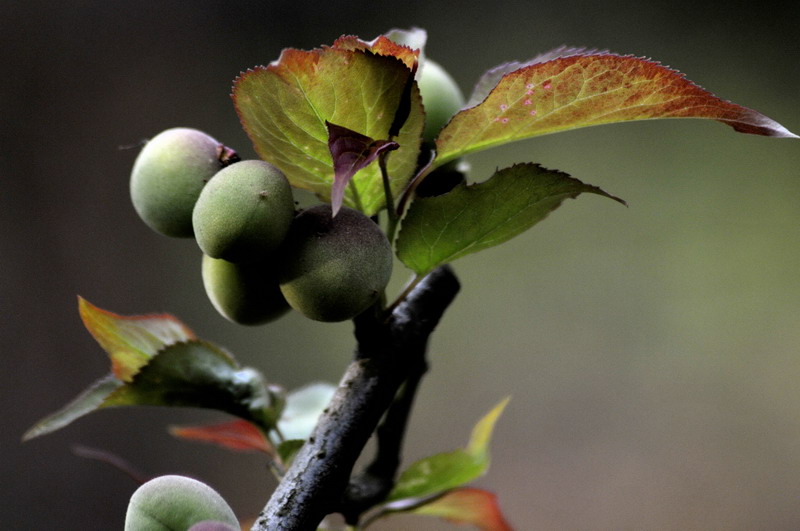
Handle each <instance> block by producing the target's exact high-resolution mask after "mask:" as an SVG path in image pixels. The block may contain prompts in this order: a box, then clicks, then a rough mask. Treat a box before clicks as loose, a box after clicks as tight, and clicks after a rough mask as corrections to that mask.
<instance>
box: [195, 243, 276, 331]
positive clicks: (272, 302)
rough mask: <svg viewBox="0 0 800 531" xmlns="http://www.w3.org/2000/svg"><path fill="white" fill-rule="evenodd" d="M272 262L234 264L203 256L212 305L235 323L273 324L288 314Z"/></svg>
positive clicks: (204, 274) (203, 268) (206, 283)
mask: <svg viewBox="0 0 800 531" xmlns="http://www.w3.org/2000/svg"><path fill="white" fill-rule="evenodd" d="M276 269H277V268H276V267H275V266H274V263H273V262H269V261H268V262H246V263H238V264H236V263H233V262H228V261H227V260H222V259H219V258H211V257H210V256H207V255H203V267H202V270H203V286H205V288H206V295H208V298H209V300H210V301H211V304H212V305H213V306H214V308H216V310H217V311H218V312H219V313H220V315H222V316H223V317H224V318H226V319H228V320H229V321H232V322H234V323H237V324H242V325H258V324H264V323H268V322H270V321H274V320H275V319H277V318H278V317H280V316H282V315H283V314H285V313H286V312H287V311H289V305H288V304H287V303H286V299H284V298H283V294H282V293H281V290H280V288H279V287H278V272H277V270H276Z"/></svg>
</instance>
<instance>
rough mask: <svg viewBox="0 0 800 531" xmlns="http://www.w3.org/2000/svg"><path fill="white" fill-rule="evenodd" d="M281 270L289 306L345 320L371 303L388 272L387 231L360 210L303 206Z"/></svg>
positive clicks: (321, 317) (315, 316)
mask: <svg viewBox="0 0 800 531" xmlns="http://www.w3.org/2000/svg"><path fill="white" fill-rule="evenodd" d="M281 251H282V252H283V253H284V256H283V268H282V270H281V274H280V284H281V291H282V292H283V295H284V297H286V300H287V301H288V302H289V305H290V306H291V307H292V308H294V309H295V310H297V311H299V312H300V313H302V314H303V315H305V316H306V317H308V318H310V319H314V320H316V321H329V322H333V321H344V320H347V319H351V318H352V317H355V316H356V315H358V314H359V313H361V312H363V311H364V310H366V309H367V308H368V307H369V306H370V305H372V304H373V303H374V302H375V301H376V300H377V299H378V297H379V296H380V294H381V293H382V292H383V290H384V288H385V287H386V284H387V283H388V282H389V277H390V276H391V273H392V248H391V246H390V245H389V241H388V240H387V239H386V235H385V234H384V233H383V231H381V229H380V227H378V226H377V225H376V224H375V223H374V222H373V221H372V220H371V219H369V218H368V217H367V216H365V215H364V214H362V213H360V212H358V211H356V210H353V209H350V208H346V207H343V208H342V209H341V210H340V211H339V213H338V214H337V215H336V217H335V218H331V207H330V205H319V206H316V207H313V208H310V209H308V210H305V211H304V212H302V213H301V214H300V215H298V216H297V217H296V218H295V219H294V222H293V223H292V227H291V229H289V234H288V236H287V237H286V244H285V246H284V247H283V248H282V249H281Z"/></svg>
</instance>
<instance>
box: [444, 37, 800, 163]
mask: <svg viewBox="0 0 800 531" xmlns="http://www.w3.org/2000/svg"><path fill="white" fill-rule="evenodd" d="M556 55H557V54H556ZM654 118H707V119H712V120H717V121H720V122H722V123H725V124H727V125H729V126H731V127H733V128H734V129H735V130H736V131H739V132H742V133H750V134H757V135H765V136H775V137H792V138H796V135H794V134H793V133H791V132H789V131H788V130H787V129H786V128H784V127H783V126H782V125H780V124H779V123H777V122H775V121H774V120H772V119H770V118H768V117H766V116H764V115H763V114H761V113H758V112H756V111H754V110H752V109H748V108H746V107H742V106H740V105H736V104H734V103H730V102H727V101H724V100H722V99H720V98H717V97H716V96H714V95H713V94H711V93H710V92H708V91H706V90H704V89H702V88H700V87H699V86H697V85H695V84H694V83H692V82H691V81H689V80H687V79H686V78H685V77H684V76H683V75H682V74H680V73H678V72H676V71H674V70H672V69H670V68H667V67H665V66H662V65H660V64H658V63H656V62H653V61H649V60H646V59H640V58H636V57H630V56H619V55H614V54H607V53H596V54H578V55H572V56H568V57H557V58H555V59H552V60H545V61H544V62H535V63H533V64H527V65H526V66H523V67H521V68H518V69H516V70H514V71H512V72H509V73H505V75H503V76H502V78H501V79H500V81H499V83H498V84H497V86H495V87H494V89H493V90H492V91H491V92H490V93H489V94H488V96H487V97H486V98H485V99H484V100H483V101H482V102H481V103H479V104H477V105H475V106H474V107H471V108H467V109H465V110H463V111H461V112H459V113H458V114H456V115H455V116H454V117H453V119H452V120H451V121H450V122H449V123H448V124H447V125H446V126H445V127H444V128H443V129H442V131H441V133H440V134H439V137H438V138H437V140H436V149H437V153H438V157H437V160H436V161H435V162H434V166H440V165H442V164H444V163H446V162H447V161H449V160H453V159H455V158H458V157H460V156H462V155H464V154H466V153H470V152H474V151H478V150H482V149H486V148H489V147H492V146H496V145H500V144H504V143H507V142H512V141H516V140H521V139H524V138H530V137H534V136H538V135H544V134H549V133H555V132H559V131H566V130H569V129H575V128H579V127H588V126H593V125H600V124H608V123H614V122H622V121H629V120H646V119H654Z"/></svg>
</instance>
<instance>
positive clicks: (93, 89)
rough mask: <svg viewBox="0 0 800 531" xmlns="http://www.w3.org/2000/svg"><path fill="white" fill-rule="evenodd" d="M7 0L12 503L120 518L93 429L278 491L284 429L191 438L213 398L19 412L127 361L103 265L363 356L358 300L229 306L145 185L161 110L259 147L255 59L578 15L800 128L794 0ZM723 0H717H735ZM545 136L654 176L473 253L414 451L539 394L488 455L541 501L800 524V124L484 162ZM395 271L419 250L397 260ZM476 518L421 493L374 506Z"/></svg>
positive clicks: (529, 502)
mask: <svg viewBox="0 0 800 531" xmlns="http://www.w3.org/2000/svg"><path fill="white" fill-rule="evenodd" d="M703 5H704V4H702V3H698V2H675V1H671V2H661V1H655V2H647V3H642V2H624V1H615V2H613V1H612V2H602V3H600V2H580V1H563V0H562V1H558V2H554V1H546V2H536V3H533V2H532V3H523V2H512V1H506V0H495V1H492V2H485V3H462V2H430V1H407V2H403V3H400V2H393V3H388V2H369V3H358V4H355V3H338V2H337V3H334V2H331V3H324V2H308V3H302V2H297V1H292V2H283V1H281V2H261V3H258V2H252V3H242V2H210V1H203V2H177V1H163V0H162V1H159V2H151V1H137V2H121V1H73V2H60V3H54V2H42V1H27V2H13V1H12V2H5V3H4V4H3V15H2V17H0V72H1V73H2V82H0V87H2V88H0V98H1V99H0V227H2V229H0V230H2V233H0V319H2V321H0V353H2V363H3V369H2V372H1V373H0V374H2V387H0V390H1V392H2V418H3V419H4V426H3V429H2V443H0V444H1V445H2V446H0V449H2V456H3V457H2V470H1V471H0V474H2V478H3V479H2V481H0V523H1V524H2V527H3V528H4V529H37V530H38V529H65V530H67V529H76V530H77V529H82V530H86V529H97V530H106V529H120V528H121V526H122V522H123V518H124V512H125V507H126V505H127V499H128V497H129V496H130V494H131V493H132V491H133V490H134V489H135V484H134V483H133V482H131V481H130V480H128V479H127V478H126V477H124V476H123V475H122V474H120V473H119V472H118V471H116V470H114V469H112V468H110V467H108V466H106V465H104V464H102V463H99V462H95V461H88V460H85V459H82V458H79V457H76V456H75V455H74V454H73V453H72V452H71V447H72V446H73V445H75V444H82V445H87V446H92V447H99V448H103V449H106V450H108V451H111V452H114V453H116V454H118V455H120V456H121V457H123V458H125V459H127V460H128V461H130V462H131V463H133V464H135V466H137V467H138V468H139V469H140V470H141V471H142V472H143V473H145V474H148V475H157V474H164V473H174V472H177V473H184V474H190V475H194V476H196V477H199V478H201V479H203V480H205V481H207V482H209V483H210V484H212V485H213V486H214V487H215V488H217V489H218V490H219V491H220V492H221V493H222V494H223V495H224V496H225V497H226V498H228V499H229V500H230V502H231V504H232V506H233V507H234V509H235V511H236V512H237V514H238V515H239V516H240V517H242V518H245V517H249V516H254V515H256V514H257V513H258V511H259V510H260V508H261V507H262V506H263V504H264V502H265V500H266V498H267V497H268V495H269V492H270V490H271V489H272V487H273V483H272V480H271V479H270V478H269V476H268V474H267V473H266V469H265V465H264V463H263V461H262V459H261V458H260V457H258V456H253V455H248V454H233V453H227V452H224V451H222V450H219V449H216V448H213V447H208V446H204V445H198V444H191V443H186V442H182V441H177V440H174V439H172V438H171V437H170V436H169V435H167V434H166V431H165V426H167V425H169V424H181V423H183V424H186V423H199V422H205V421H210V420H219V419H222V418H224V417H223V416H222V415H219V414H216V413H213V412H205V411H186V410H157V409H137V410H128V411H125V410H108V411H103V412H99V413H95V414H93V415H90V416H89V417H86V418H83V419H81V420H79V421H77V422H76V423H75V424H73V425H71V426H69V427H68V428H66V429H64V430H62V431H60V432H56V433H54V434H52V435H49V436H46V437H43V438H40V439H36V440H33V441H31V442H28V443H25V444H22V443H20V441H19V439H20V436H21V434H22V433H23V432H24V431H25V430H26V429H27V428H28V427H29V426H30V425H31V424H33V423H34V422H35V421H36V420H38V419H39V418H41V417H42V416H44V415H46V414H48V413H50V412H52V411H53V410H55V409H57V408H59V407H61V406H62V405H63V404H64V403H65V402H66V401H68V400H70V399H71V398H73V397H74V396H75V395H76V394H77V393H78V392H79V391H80V390H81V389H83V388H84V387H85V386H87V385H88V384H89V383H90V382H92V381H94V380H95V379H96V378H98V377H100V376H101V375H103V374H105V373H106V372H107V371H108V362H107V359H106V358H105V355H104V353H103V352H102V351H101V350H100V348H99V347H98V346H97V345H96V344H95V343H94V341H93V340H92V338H91V337H90V336H89V334H88V333H87V332H86V331H85V330H84V329H83V327H82V325H81V322H80V319H79V317H78V313H77V304H76V295H77V294H80V295H82V296H84V297H86V298H87V299H88V300H89V301H91V302H93V303H95V304H97V305H99V306H101V307H103V308H108V309H111V310H114V311H116V312H119V313H123V314H135V313H147V312H153V311H168V312H171V313H174V314H175V315H177V316H179V317H180V318H181V319H183V320H184V321H185V322H186V323H188V324H189V325H190V326H191V327H193V328H194V329H195V331H196V332H198V334H199V335H200V336H201V337H205V338H208V339H210V340H212V341H215V342H218V343H220V344H222V345H224V346H226V347H228V348H229V349H230V350H232V351H233V352H234V353H236V355H237V356H238V357H239V358H240V360H241V361H242V362H243V363H245V364H249V365H254V366H257V367H259V368H261V369H262V370H263V371H264V372H265V374H266V375H267V377H268V378H270V379H271V380H273V381H276V382H280V383H282V384H284V385H286V386H287V387H290V388H292V387H297V386H299V385H302V384H303V383H306V382H309V381H316V380H326V381H334V382H335V381H337V380H338V378H339V375H340V374H341V372H342V370H343V368H344V367H345V365H346V363H347V361H348V359H349V356H350V353H351V351H352V344H353V340H352V336H351V326H350V324H349V323H340V324H319V323H312V322H310V321H307V320H305V319H303V318H301V317H300V316H298V315H294V314H293V315H290V316H288V317H286V318H284V319H282V320H280V321H278V322H276V323H274V324H270V325H267V326H265V327H261V328H256V329H245V328H242V327H237V326H234V325H232V324H230V323H228V322H226V321H224V320H223V319H222V318H220V317H218V316H217V315H216V314H215V312H214V310H213V309H212V307H211V305H210V304H209V303H208V302H207V301H206V299H205V295H204V293H203V291H202V285H201V282H200V274H199V265H200V261H199V259H200V254H199V251H198V249H197V248H196V245H195V244H194V243H193V242H191V241H177V240H170V239H168V238H164V237H161V236H159V235H156V234H155V233H153V232H151V231H150V230H149V229H148V228H147V227H146V226H145V225H144V224H143V223H141V222H140V221H139V220H138V219H137V217H136V215H135V213H134V211H133V208H132V207H131V206H130V199H129V197H128V183H127V181H128V175H129V172H130V167H131V165H132V162H133V159H134V158H135V156H136V153H137V148H136V147H134V148H133V149H120V146H136V145H137V144H138V143H139V142H140V141H141V140H142V139H145V138H147V137H149V136H153V135H155V134H156V133H158V132H159V131H161V130H163V129H166V128H169V127H173V126H190V127H196V128H199V129H203V130H205V131H207V132H209V133H210V134H212V135H213V136H215V137H216V138H218V139H220V140H221V141H223V142H225V143H226V144H228V145H231V146H233V147H235V148H237V149H238V150H239V151H240V153H242V154H243V155H244V156H246V157H253V156H254V154H253V151H252V148H251V146H250V144H249V141H248V139H247V138H246V136H245V135H244V133H243V132H242V131H241V129H240V128H239V125H238V122H237V118H236V115H235V113H234V110H233V106H232V104H231V101H230V99H229V90H230V86H231V81H232V79H233V78H234V77H235V76H236V75H237V74H238V73H239V72H240V71H242V70H244V69H246V68H248V67H250V66H254V65H257V64H263V63H267V62H269V61H271V60H273V59H275V58H277V56H278V54H279V53H280V50H281V49H282V48H283V47H297V48H311V47H314V46H316V45H319V44H322V43H330V42H332V41H333V40H334V39H335V38H336V37H338V36H339V35H341V34H343V33H352V34H357V35H360V36H362V37H364V38H368V39H370V38H373V37H375V36H376V35H378V34H380V33H382V32H384V31H385V30H388V29H390V28H392V27H410V26H414V25H416V26H421V27H424V28H426V29H427V30H428V32H429V40H428V48H427V52H428V54H429V56H430V57H432V58H434V59H436V60H437V61H438V62H440V63H442V64H444V65H445V66H446V67H447V68H448V69H450V70H451V71H452V73H453V74H454V76H455V78H456V79H457V81H458V82H459V84H460V85H461V86H462V88H463V89H464V90H465V92H469V90H470V89H471V86H472V83H473V82H474V80H475V79H477V77H478V76H479V75H480V74H481V73H482V72H483V71H484V70H485V69H487V68H489V67H492V66H494V65H496V64H498V63H501V62H504V61H507V60H512V59H518V60H524V59H527V58H530V57H532V56H534V55H536V54H537V53H539V52H541V51H544V50H548V49H551V48H553V47H556V46H558V45H561V44H571V45H585V46H588V47H597V48H608V49H611V50H613V51H617V52H620V53H630V54H635V55H639V56H649V57H653V58H655V59H658V60H660V61H662V62H663V63H665V64H668V65H671V66H673V67H675V68H678V69H680V70H681V71H683V72H685V73H686V74H687V76H688V77H689V78H690V79H692V80H693V81H695V82H697V83H698V84H700V85H702V86H704V87H706V88H708V89H709V90H711V91H713V92H715V93H716V94H718V95H719V96H721V97H723V98H726V99H731V100H733V101H735V102H737V103H740V104H742V105H746V106H750V107H754V108H756V109H758V110H759V111H761V112H763V113H765V114H767V115H768V116H770V117H773V118H775V119H776V120H778V121H780V122H781V123H783V124H784V125H785V126H786V127H788V128H789V129H790V130H793V131H795V132H800V113H799V112H798V105H797V100H796V97H797V87H798V81H800V79H799V78H800V71H799V70H798V67H797V65H798V58H800V36H799V35H798V31H797V28H798V27H800V7H798V4H796V3H789V4H786V3H784V4H783V6H784V7H782V8H780V9H778V8H773V7H771V6H773V5H777V4H772V3H769V2H766V3H764V2H762V3H750V4H748V5H747V7H744V8H743V7H742V6H740V5H736V6H735V7H734V4H732V3H727V4H720V5H724V6H726V7H720V8H712V7H702V6H703ZM709 5H713V4H709ZM527 160H533V161H536V162H540V163H543V164H544V165H545V166H548V167H552V168H557V169H560V170H563V171H566V172H568V173H570V174H572V175H574V176H576V177H578V178H580V179H582V180H584V181H586V182H589V183H592V184H595V185H599V186H602V187H603V188H605V189H606V190H608V191H610V192H611V193H614V194H617V195H620V196H622V197H623V198H625V199H626V200H628V202H629V203H630V205H631V206H630V208H627V209H625V208H623V207H621V206H619V205H617V204H616V203H613V202H612V201H608V200H605V199H603V198H600V197H594V196H592V197H582V198H580V199H579V200H578V201H576V202H571V201H570V202H568V203H567V204H565V205H564V207H563V208H562V209H560V210H559V211H558V212H556V213H555V214H553V216H552V217H551V218H550V219H548V220H547V221H545V222H544V223H543V224H541V225H540V226H537V227H536V228H535V229H534V230H532V231H530V232H529V233H526V234H525V235H523V236H521V237H519V238H517V239H516V240H514V241H513V242H511V243H509V244H506V245H504V246H503V247H501V248H498V249H494V250H491V251H487V252H485V253H482V254H480V255H475V256H471V257H468V258H465V259H463V260H462V261H460V262H457V263H456V265H455V267H456V272H457V273H458V274H459V276H460V278H461V280H462V282H463V285H464V288H463V291H462V293H461V294H460V296H459V298H458V299H457V301H456V303H455V304H454V306H453V307H452V308H451V309H450V311H449V312H448V314H447V315H446V317H445V319H444V321H443V323H442V324H441V326H440V329H439V331H438V333H437V336H436V337H435V338H434V341H433V344H432V350H431V358H432V372H431V373H430V374H429V376H428V378H427V379H426V381H425V384H424V387H423V391H422V393H421V396H420V400H419V403H418V408H417V410H416V412H415V416H414V419H413V425H412V431H411V434H410V438H409V443H408V448H407V452H406V453H407V458H408V460H413V459H416V458H419V457H423V456H425V455H429V454H431V453H434V452H439V451H444V450H449V449H452V448H455V447H457V446H460V445H463V444H464V443H465V442H466V440H467V437H468V435H469V431H470V429H471V426H472V424H473V423H474V422H475V420H477V418H479V417H480V416H481V415H482V414H483V413H485V412H486V411H488V409H490V407H491V406H492V405H494V404H495V403H497V402H498V401H499V400H500V399H501V398H503V397H504V396H506V395H512V397H513V399H512V401H511V403H510V405H509V407H508V409H507V411H506V413H505V415H504V416H503V417H502V418H501V420H500V422H499V424H498V428H497V432H496V436H495V438H494V442H493V455H494V460H493V463H492V468H491V470H490V472H489V474H488V475H487V476H486V477H485V478H482V479H481V480H480V481H479V482H478V484H479V485H480V486H483V487H485V488H487V489H491V490H493V491H495V492H497V493H498V494H499V496H500V500H501V505H502V507H503V509H504V510H505V512H506V514H507V516H508V518H509V519H510V521H511V522H512V523H513V524H514V525H515V526H516V527H517V528H518V529H534V528H537V529H570V528H571V529H575V528H583V529H587V528H588V529H621V528H628V529H634V528H635V529H665V528H671V529H679V528H680V529H710V528H716V529H722V528H724V529H754V528H761V529H796V528H798V527H800V505H798V503H797V500H798V499H800V443H798V441H800V386H798V385H797V381H798V379H800V286H798V277H799V276H800V275H798V270H800V206H798V204H799V203H800V201H798V200H799V199H800V179H798V173H800V172H798V167H800V143H798V142H797V141H791V140H773V139H766V138H761V137H752V136H745V135H738V134H735V133H734V132H733V131H732V130H730V129H729V128H726V127H723V126H721V125H719V124H716V123H711V122H702V121H697V120H665V121H659V122H639V123H631V124H620V125H613V126H604V127H601V128H590V129H584V130H579V131H574V132H569V133H562V134H558V135H552V136H547V137H542V138H539V139H534V140H530V141H525V142H521V143H518V144H514V145H512V146H508V147H503V148H500V149H497V150H493V151H489V152H486V153H481V154H476V155H474V156H473V157H472V158H471V162H472V164H473V168H474V172H473V174H472V175H473V177H474V178H475V179H478V180H482V179H483V178H485V177H487V176H488V175H490V173H491V172H492V171H493V170H494V168H495V167H497V166H505V165H508V164H511V163H513V162H521V161H527ZM395 276H396V280H395V281H393V289H397V288H398V287H399V286H400V285H401V284H402V282H403V280H404V278H405V277H406V273H405V272H404V271H403V270H402V266H399V265H398V268H397V271H396V275H395ZM411 526H413V527H415V528H418V529H449V527H447V526H445V524H442V523H439V522H429V521H427V520H417V519H414V518H409V517H406V518H404V519H398V520H397V522H395V523H392V522H391V521H389V522H386V523H385V524H382V525H377V526H376V527H375V528H376V529H386V530H389V529H408V528H410V527H411Z"/></svg>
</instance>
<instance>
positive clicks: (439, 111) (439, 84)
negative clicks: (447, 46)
mask: <svg viewBox="0 0 800 531" xmlns="http://www.w3.org/2000/svg"><path fill="white" fill-rule="evenodd" d="M417 84H418V85H419V91H420V94H421V95H422V105H423V106H424V107H425V130H424V131H423V133H422V139H423V140H424V141H426V142H433V141H434V140H435V139H436V136H437V135H438V134H439V131H440V130H441V129H442V127H444V125H445V124H446V123H447V122H449V121H450V118H452V117H453V115H454V114H455V113H457V112H458V111H460V110H461V108H462V107H464V104H465V101H464V95H463V94H462V93H461V89H459V88H458V85H457V84H456V82H455V80H454V79H453V78H452V76H450V74H448V73H447V71H446V70H445V69H444V68H443V67H442V66H441V65H440V64H439V63H437V62H435V61H431V60H430V59H427V58H426V59H425V62H424V63H423V64H422V70H421V71H420V73H419V75H418V76H417Z"/></svg>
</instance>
